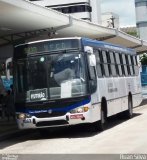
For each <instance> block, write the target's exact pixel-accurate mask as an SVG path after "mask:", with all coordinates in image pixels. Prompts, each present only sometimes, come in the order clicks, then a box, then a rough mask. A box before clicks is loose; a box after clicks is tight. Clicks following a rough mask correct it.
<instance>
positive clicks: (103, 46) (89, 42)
mask: <svg viewBox="0 0 147 160" xmlns="http://www.w3.org/2000/svg"><path fill="white" fill-rule="evenodd" d="M82 42H83V44H84V45H87V46H93V47H97V48H101V49H106V50H108V49H109V50H113V51H116V52H123V53H127V54H136V51H135V50H134V49H131V48H126V47H123V46H120V45H115V44H112V43H107V42H103V41H98V40H92V39H89V38H82Z"/></svg>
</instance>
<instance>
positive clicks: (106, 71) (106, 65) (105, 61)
mask: <svg viewBox="0 0 147 160" xmlns="http://www.w3.org/2000/svg"><path fill="white" fill-rule="evenodd" d="M106 54H107V53H106V51H102V57H103V63H104V70H105V76H106V77H109V76H110V73H109V68H108V63H107V56H106Z"/></svg>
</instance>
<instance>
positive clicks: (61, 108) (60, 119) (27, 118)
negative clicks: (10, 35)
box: [13, 37, 142, 130]
mask: <svg viewBox="0 0 147 160" xmlns="http://www.w3.org/2000/svg"><path fill="white" fill-rule="evenodd" d="M13 67H14V68H13V72H14V88H15V107H16V117H17V122H18V126H19V128H20V129H28V128H45V127H57V126H69V125H77V124H89V125H90V126H92V127H93V128H94V129H95V130H103V129H104V125H105V122H106V119H107V118H108V117H110V116H112V115H115V114H118V113H120V112H123V114H124V116H125V117H127V118H131V117H132V114H133V107H135V106H138V105H139V104H140V103H141V101H142V95H141V83H140V76H139V72H138V66H137V58H136V52H135V50H132V49H129V48H125V47H121V46H118V45H114V44H110V43H105V42H101V41H96V40H91V39H87V38H81V37H74V38H59V39H49V40H41V41H35V42H30V43H26V44H21V45H17V46H15V49H14V56H13ZM89 125H88V126H89Z"/></svg>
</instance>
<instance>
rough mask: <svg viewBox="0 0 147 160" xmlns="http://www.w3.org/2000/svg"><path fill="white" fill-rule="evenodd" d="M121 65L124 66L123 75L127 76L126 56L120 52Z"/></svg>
mask: <svg viewBox="0 0 147 160" xmlns="http://www.w3.org/2000/svg"><path fill="white" fill-rule="evenodd" d="M122 65H123V67H124V72H125V74H124V75H125V76H128V70H127V64H126V58H125V55H124V54H122Z"/></svg>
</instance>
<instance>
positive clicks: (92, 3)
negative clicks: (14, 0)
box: [30, 0, 101, 24]
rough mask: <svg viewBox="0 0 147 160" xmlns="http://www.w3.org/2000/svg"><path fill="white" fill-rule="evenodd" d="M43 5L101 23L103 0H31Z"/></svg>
mask: <svg viewBox="0 0 147 160" xmlns="http://www.w3.org/2000/svg"><path fill="white" fill-rule="evenodd" d="M30 1H31V2H33V3H35V4H37V5H41V6H43V7H47V8H52V9H54V10H57V11H59V12H62V13H64V14H69V15H72V16H74V17H76V18H80V19H83V20H88V21H91V22H93V23H98V24H101V9H100V2H101V0H72V1H69V0H30Z"/></svg>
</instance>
